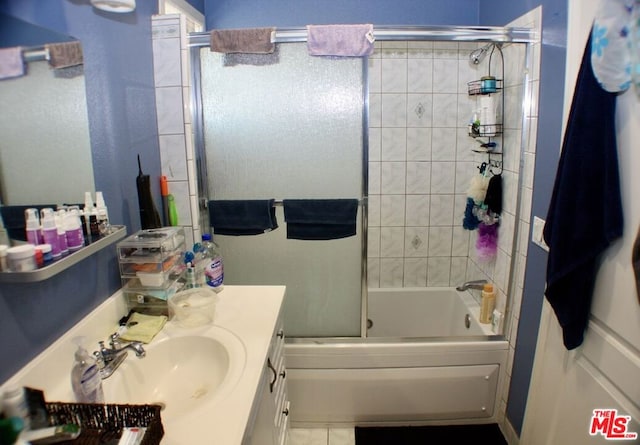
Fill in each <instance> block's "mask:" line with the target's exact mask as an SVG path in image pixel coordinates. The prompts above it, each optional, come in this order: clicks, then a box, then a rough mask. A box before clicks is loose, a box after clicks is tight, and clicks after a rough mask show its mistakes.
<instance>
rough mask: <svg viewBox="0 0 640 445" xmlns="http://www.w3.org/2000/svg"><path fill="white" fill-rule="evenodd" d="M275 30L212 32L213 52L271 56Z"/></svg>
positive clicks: (254, 29) (221, 30)
mask: <svg viewBox="0 0 640 445" xmlns="http://www.w3.org/2000/svg"><path fill="white" fill-rule="evenodd" d="M273 31H275V29H274V28H247V29H214V30H213V31H211V41H210V47H211V51H215V52H218V53H227V54H228V53H248V54H271V53H272V52H273V50H274V49H275V44H274V43H273V42H272V41H271V33H272V32H273Z"/></svg>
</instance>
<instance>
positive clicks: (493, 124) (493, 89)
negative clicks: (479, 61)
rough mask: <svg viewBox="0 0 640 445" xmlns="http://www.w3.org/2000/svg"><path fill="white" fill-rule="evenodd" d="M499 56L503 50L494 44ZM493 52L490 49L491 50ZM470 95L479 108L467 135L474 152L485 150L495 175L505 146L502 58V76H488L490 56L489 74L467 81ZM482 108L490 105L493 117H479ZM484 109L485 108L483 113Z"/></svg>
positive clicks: (500, 171) (489, 111) (483, 151)
mask: <svg viewBox="0 0 640 445" xmlns="http://www.w3.org/2000/svg"><path fill="white" fill-rule="evenodd" d="M494 48H497V49H498V51H499V53H500V56H501V57H502V49H501V48H500V46H498V45H496V46H495V47H494ZM491 55H493V51H491ZM467 88H468V94H469V96H476V97H477V98H478V100H477V102H479V103H480V108H479V109H478V111H477V112H476V114H475V115H474V117H473V120H472V122H471V123H470V124H469V136H471V137H472V138H474V139H476V141H477V142H478V143H479V147H478V148H476V149H474V150H473V151H474V152H476V153H487V164H488V166H489V167H490V168H495V169H496V170H495V171H494V170H493V169H492V172H493V173H494V174H497V173H502V161H503V159H502V155H503V149H504V137H503V119H504V91H503V90H504V61H503V62H502V79H499V78H496V77H494V76H492V75H491V57H490V58H489V74H488V75H487V76H483V77H482V78H480V79H479V80H473V81H471V82H468V83H467ZM498 94H499V95H500V102H501V110H500V113H498V112H497V109H496V107H497V101H495V100H494V98H495V97H496V96H497V95H498ZM483 107H484V108H485V109H486V108H490V109H489V110H488V113H490V115H491V117H493V120H491V119H487V116H489V114H486V115H485V116H481V114H482V109H483ZM486 111H487V110H485V112H486Z"/></svg>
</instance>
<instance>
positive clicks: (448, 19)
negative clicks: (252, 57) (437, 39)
mask: <svg viewBox="0 0 640 445" xmlns="http://www.w3.org/2000/svg"><path fill="white" fill-rule="evenodd" d="M478 3H479V0H456V1H455V2H452V1H450V0H395V1H393V2H390V1H388V0H322V1H318V0H269V1H261V0H204V9H205V12H206V29H208V30H210V29H214V28H249V27H261V26H279V27H299V26H305V25H309V24H330V23H373V24H378V25H477V24H478Z"/></svg>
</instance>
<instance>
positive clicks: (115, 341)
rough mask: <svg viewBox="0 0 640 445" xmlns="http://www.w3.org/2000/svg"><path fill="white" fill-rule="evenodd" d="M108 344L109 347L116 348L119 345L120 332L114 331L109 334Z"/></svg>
mask: <svg viewBox="0 0 640 445" xmlns="http://www.w3.org/2000/svg"><path fill="white" fill-rule="evenodd" d="M109 345H110V346H111V349H117V348H118V347H119V346H120V334H118V333H117V332H114V333H113V334H111V335H110V336H109Z"/></svg>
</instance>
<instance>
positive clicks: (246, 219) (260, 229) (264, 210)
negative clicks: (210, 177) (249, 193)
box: [209, 199, 278, 236]
mask: <svg viewBox="0 0 640 445" xmlns="http://www.w3.org/2000/svg"><path fill="white" fill-rule="evenodd" d="M273 203H274V200H273V199H253V200H214V201H209V223H210V225H211V227H213V233H214V234H216V235H232V236H241V235H259V234H261V233H265V232H270V231H271V230H275V229H277V228H278V221H277V220H276V211H275V208H274V207H273Z"/></svg>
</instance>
